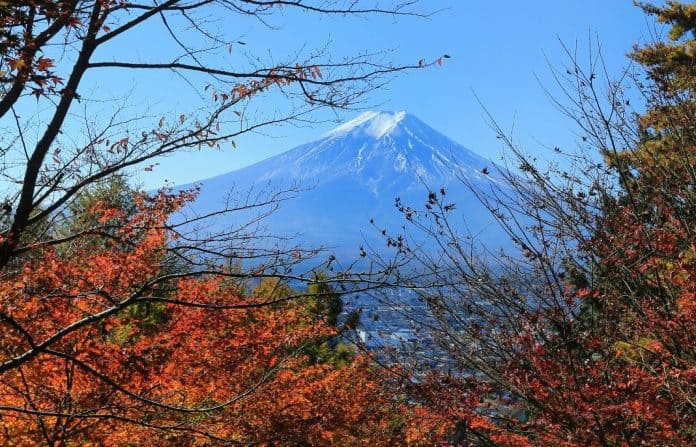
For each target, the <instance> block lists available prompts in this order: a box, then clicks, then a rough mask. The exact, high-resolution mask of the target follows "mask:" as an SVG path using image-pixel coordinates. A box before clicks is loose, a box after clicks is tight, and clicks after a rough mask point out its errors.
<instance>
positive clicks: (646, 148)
mask: <svg viewBox="0 0 696 447" xmlns="http://www.w3.org/2000/svg"><path fill="white" fill-rule="evenodd" d="M643 9H644V10H645V11H646V12H647V13H648V14H651V15H655V16H656V17H657V19H658V21H660V22H662V23H665V24H667V25H669V26H670V32H669V38H670V40H669V41H666V42H657V43H653V44H648V45H645V46H643V47H636V49H635V50H634V52H633V53H632V54H631V58H632V59H633V60H635V61H636V62H638V63H640V64H641V65H642V67H643V70H644V72H643V73H642V74H641V75H637V76H636V77H635V78H632V79H633V80H634V81H635V85H634V86H635V87H636V88H637V89H638V91H639V92H641V94H642V95H644V97H645V98H647V104H646V105H647V110H646V111H645V112H644V113H642V114H635V115H634V114H632V112H630V111H628V104H629V101H628V100H627V99H626V98H625V96H623V93H624V91H623V90H622V89H623V87H622V86H621V85H620V84H615V83H611V82H609V83H608V85H609V95H608V98H609V103H608V104H605V103H602V102H601V101H600V100H599V99H598V98H599V91H600V86H599V83H598V81H597V73H596V72H595V71H590V72H589V73H588V72H585V71H582V70H581V69H580V68H579V67H578V65H577V61H575V62H576V64H575V65H574V66H573V65H571V67H570V68H568V70H567V72H566V73H567V75H568V76H569V77H570V79H571V82H573V83H574V84H573V85H575V88H577V89H578V90H577V94H576V95H575V96H573V97H571V100H577V102H576V103H574V107H575V108H573V109H567V110H566V111H567V112H568V115H569V116H574V117H576V119H577V120H578V124H580V126H581V129H582V131H583V132H586V136H584V137H583V141H587V142H588V144H590V145H594V146H593V149H594V150H599V151H600V152H601V155H602V156H603V157H604V160H605V163H604V164H600V165H597V164H596V163H595V162H594V161H591V159H588V160H587V165H586V167H587V169H586V171H585V175H586V177H582V176H581V177H573V176H571V175H570V174H568V173H567V172H552V173H551V174H545V173H543V172H541V170H540V169H539V168H537V167H536V166H534V165H533V164H532V163H531V162H529V160H528V159H527V158H524V157H523V156H522V155H520V156H519V161H520V168H521V171H522V172H523V174H524V175H525V176H526V177H525V179H524V180H521V179H520V177H519V176H517V175H516V174H514V175H508V176H507V178H508V180H509V181H510V184H511V185H512V186H513V187H514V188H515V191H516V194H518V195H517V196H516V197H517V200H519V202H517V203H513V204H512V205H510V204H509V203H508V204H506V203H505V198H506V197H508V198H509V197H510V195H508V196H505V195H502V194H501V195H499V196H498V197H495V199H498V200H497V201H496V200H492V201H487V202H486V203H488V204H489V206H490V209H491V211H492V212H493V213H494V215H495V216H496V217H498V218H499V219H500V221H501V223H502V225H504V227H505V228H506V229H507V230H508V231H509V232H510V234H511V235H512V236H513V237H514V238H516V239H515V240H516V241H517V242H518V244H519V245H520V255H519V257H515V256H512V257H504V258H502V260H501V263H500V264H499V266H498V267H497V268H498V272H499V273H498V272H496V271H495V268H496V267H493V268H491V269H488V268H486V267H480V266H479V265H478V264H477V261H476V260H472V259H470V258H467V257H466V253H465V250H461V249H460V245H459V244H462V242H461V240H459V239H457V237H456V235H453V234H451V233H448V231H449V227H448V226H447V225H444V224H441V222H442V221H446V220H447V213H446V210H444V209H443V208H444V207H443V206H442V205H443V203H444V202H442V201H441V199H440V198H439V196H437V195H436V194H434V195H433V199H432V200H431V203H430V205H431V208H430V212H431V213H433V214H434V215H435V217H437V219H438V220H437V221H436V222H435V225H434V226H433V227H426V228H435V230H437V231H432V232H431V234H432V235H433V237H434V238H436V239H437V240H438V241H439V243H440V246H441V247H445V248H443V250H445V251H446V252H447V253H448V257H449V259H456V260H458V261H459V260H461V262H459V263H457V264H458V265H452V266H451V270H450V271H453V272H455V273H454V275H459V276H458V277H457V278H458V280H459V281H461V284H459V285H458V288H457V289H455V290H456V291H461V290H467V291H469V295H467V294H462V295H461V296H460V295H456V292H454V294H452V289H451V288H449V289H446V290H445V291H444V292H442V293H441V294H440V295H435V296H427V295H426V297H427V300H426V301H427V302H428V303H429V306H430V308H431V309H432V310H433V312H434V314H435V316H436V317H438V318H439V321H438V324H437V325H434V329H433V332H434V334H435V336H436V337H438V339H439V340H444V343H443V344H442V346H443V349H444V350H445V351H447V352H448V353H449V355H450V357H451V358H452V360H453V361H454V362H455V364H457V365H459V366H460V368H461V370H460V371H461V372H460V373H459V374H458V375H452V376H449V375H433V376H432V378H431V382H429V383H425V384H423V386H421V387H417V388H418V389H416V390H415V393H416V395H419V396H421V397H420V398H421V399H422V400H423V401H427V402H430V405H431V408H432V409H433V410H434V411H435V412H436V413H437V414H440V415H441V416H440V417H442V422H443V423H444V424H449V427H450V429H449V430H450V436H449V438H446V439H448V440H449V442H452V443H454V444H456V445H482V446H509V447H513V446H549V447H551V446H566V447H571V446H573V447H580V446H639V445H640V446H644V445H650V446H685V445H693V444H694V443H695V442H696V406H695V405H694V403H695V402H696V325H694V317H696V314H695V313H694V312H695V310H696V294H695V292H696V238H695V237H694V236H695V235H694V228H696V206H695V205H696V195H695V194H694V182H695V180H696V177H694V167H695V166H696V152H695V149H696V138H695V137H696V135H695V134H694V122H695V120H696V115H695V114H694V112H695V111H696V108H695V104H696V102H694V97H693V93H694V87H695V86H696V84H695V80H696V72H694V66H695V64H694V62H695V56H694V49H695V48H696V47H695V40H694V37H695V36H696V21H695V20H694V18H695V17H696V6H694V5H693V4H681V3H678V2H667V4H666V5H664V6H661V7H656V6H651V5H643ZM594 69H595V68H594V67H593V68H592V70H594ZM564 71H565V70H564ZM577 98H580V99H577ZM500 138H502V139H503V140H505V141H507V140H506V137H505V135H504V133H501V134H500ZM510 145H511V147H512V148H513V149H514V145H512V143H510ZM559 151H560V150H558V151H557V152H559ZM518 155H519V152H518ZM593 166H594V168H593ZM594 173H596V176H594V177H593V176H592V175H593V174H594ZM483 200H490V198H488V197H484V198H483ZM520 204H522V205H520ZM501 210H507V212H508V214H505V212H504V211H501ZM520 216H524V217H520ZM515 218H516V219H518V220H515ZM523 219H528V220H527V221H526V222H529V221H531V224H525V225H523V224H520V222H524V220H523ZM526 225H527V226H526ZM448 237H449V239H448ZM458 250H459V251H458ZM442 271H443V272H444V270H442ZM494 272H496V273H498V274H497V275H494V274H493V273H494ZM440 275H441V276H439V277H438V279H441V278H446V279H448V280H451V278H452V276H449V277H445V276H444V273H442V274H440ZM441 282H444V280H443V279H441ZM433 289H435V287H433ZM453 295H454V296H453ZM457 297H459V298H458V299H457ZM462 303H463V304H462ZM463 322H466V324H464V323H463Z"/></svg>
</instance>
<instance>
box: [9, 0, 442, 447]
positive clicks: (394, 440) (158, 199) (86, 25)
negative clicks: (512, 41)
mask: <svg viewBox="0 0 696 447" xmlns="http://www.w3.org/2000/svg"><path fill="white" fill-rule="evenodd" d="M383 5H385V6H383V7H382V6H379V5H377V6H375V3H374V2H362V1H352V0H351V1H343V0H337V1H328V2H327V1H311V0H306V1H305V0H299V1H295V0H293V1H276V0H268V1H266V0H260V1H259V0H253V1H251V0H210V1H208V0H204V1H189V0H165V1H162V2H155V1H142V2H138V1H128V0H67V1H56V0H21V1H11V2H8V1H0V27H1V28H0V120H2V121H1V122H2V126H3V144H2V149H0V157H2V169H0V182H1V183H2V185H3V193H2V194H3V195H2V197H1V198H0V200H1V201H2V203H1V205H2V209H1V210H0V327H1V329H0V396H1V397H0V439H2V442H3V443H4V444H9V445H35V444H45V445H90V444H91V445H132V444H133V443H134V442H135V443H138V444H139V445H229V444H250V443H255V444H261V445H287V444H295V445H297V444H302V445H332V444H334V445H335V444H341V445H352V444H353V445H365V444H366V443H369V444H370V445H396V444H399V443H402V442H404V439H406V435H405V433H406V432H407V431H408V432H409V433H410V434H409V435H408V436H409V437H410V438H411V439H414V440H416V439H421V440H424V439H427V436H428V434H427V433H426V432H421V431H420V430H418V429H417V427H416V426H415V425H412V424H411V422H413V421H412V419H411V416H410V415H411V414H412V413H413V410H412V409H410V408H408V407H409V406H408V405H406V403H405V402H403V401H399V400H398V399H394V396H393V395H392V394H390V393H389V392H388V391H387V388H385V383H384V381H383V380H382V378H381V377H380V375H379V374H377V371H375V370H374V369H373V367H372V365H371V363H370V362H369V361H368V360H367V359H363V358H362V357H360V356H358V355H357V354H356V353H355V352H353V351H352V350H351V349H350V348H348V347H347V346H345V345H341V344H337V342H336V341H335V340H336V339H335V337H336V336H337V335H339V333H340V332H341V330H342V328H340V327H338V326H337V320H336V310H337V307H336V299H335V294H334V293H333V292H332V291H331V288H330V287H329V285H328V284H329V283H331V282H332V281H335V279H336V278H335V277H332V278H328V277H326V278H323V277H316V276H313V275H308V276H305V275H303V274H299V273H297V274H295V273H293V269H294V268H296V267H297V265H298V264H300V263H301V262H303V261H305V260H307V259H308V258H310V257H311V256H312V255H313V254H315V253H316V251H315V250H311V249H304V248H302V247H295V246H292V245H291V242H286V241H284V240H283V239H282V238H278V237H271V235H266V234H264V233H263V232H262V231H261V230H260V229H259V222H261V221H262V220H263V217H264V216H266V215H267V214H268V213H270V212H273V210H274V209H275V208H277V206H278V205H279V203H281V202H282V201H284V200H287V199H288V198H290V197H292V196H293V195H295V194H296V193H297V192H298V190H297V189H287V190H266V191H259V192H257V193H256V195H254V194H247V195H246V196H245V197H242V198H241V199H239V200H237V201H228V202H227V203H226V204H225V206H224V207H222V208H221V209H219V210H216V211H213V212H211V213H209V214H207V215H203V216H201V215H194V214H191V213H189V212H188V211H187V208H186V204H187V203H188V202H190V201H191V200H194V199H195V196H196V190H195V189H194V190H190V191H182V192H172V191H170V190H166V189H164V190H161V191H159V192H158V193H157V194H145V193H142V192H138V191H136V190H133V189H131V188H130V187H129V186H128V181H126V180H124V179H125V178H126V176H127V174H128V173H129V172H131V170H132V169H134V168H135V167H139V168H142V169H144V170H145V171H150V170H152V169H154V167H155V166H156V164H157V161H156V158H157V157H161V156H166V155H169V154H172V153H175V152H179V151H185V150H190V149H202V148H207V147H211V148H220V147H221V144H222V143H227V144H231V145H233V146H236V143H235V138H237V137H238V136H240V135H242V134H244V133H246V132H251V131H255V130H258V129H260V128H262V127H263V126H268V125H275V124H279V123H282V122H293V121H294V120H302V121H305V120H306V119H307V117H308V116H309V115H308V114H310V113H311V112H313V111H314V110H316V109H318V108H320V107H334V108H346V107H350V106H351V105H352V104H354V103H355V102H356V101H357V100H359V99H360V98H361V97H362V95H364V94H365V93H366V92H368V91H370V90H371V89H373V88H375V87H377V86H379V85H381V84H382V83H383V82H385V80H386V78H387V77H388V76H390V75H392V74H395V73H398V72H400V71H403V70H406V69H411V68H414V69H415V68H422V67H424V66H428V65H432V64H433V63H437V62H433V63H428V62H426V61H425V60H421V61H418V62H417V63H414V64H403V65H394V64H389V63H385V62H383V61H379V60H377V59H378V58H376V57H374V56H376V55H358V56H355V57H351V58H347V59H344V60H332V59H331V58H330V57H329V56H327V55H326V53H324V52H321V51H320V52H317V53H312V54H309V55H307V56H306V57H304V58H302V57H301V56H296V57H295V58H294V59H291V60H285V61H281V62H278V61H277V60H276V61H274V62H272V63H268V64H267V65H264V64H263V62H262V61H261V60H260V59H254V61H253V63H247V64H245V63H239V61H234V63H231V62H230V61H229V59H225V58H224V56H225V54H229V53H232V54H234V53H233V51H234V47H235V46H237V45H240V43H239V42H238V41H236V40H235V38H234V37H232V36H226V35H225V34H224V33H222V32H220V29H219V25H218V23H217V21H218V19H219V20H224V21H229V23H238V22H240V21H243V20H246V19H251V20H258V22H257V23H260V24H261V25H264V26H265V25H267V24H268V20H270V19H272V17H273V15H274V14H277V13H280V12H282V11H283V10H284V9H285V10H287V9H296V10H300V11H305V12H307V13H312V14H317V15H322V14H330V15H337V16H348V17H349V16H355V15H370V14H391V15H421V14H420V13H419V12H418V11H417V10H416V9H415V7H414V5H415V2H411V1H407V2H403V3H390V2H383ZM211 17H213V19H211ZM269 29H270V28H269ZM153 30H154V31H153ZM148 33H150V34H148ZM152 33H154V35H157V36H158V37H161V38H162V39H161V43H162V51H158V52H155V53H149V54H144V55H141V56H140V58H139V59H138V60H137V61H132V60H129V59H127V58H126V59H122V57H123V55H122V54H121V53H119V52H118V51H115V50H117V49H118V46H117V42H118V41H119V40H120V39H123V38H124V37H125V36H130V37H131V38H133V39H138V38H139V39H145V38H146V36H152V35H153V34H152ZM114 45H115V46H114ZM167 45H168V46H167ZM165 50H166V51H165ZM169 50H171V51H169ZM167 54H176V55H175V56H173V57H171V58H169V59H166V58H167ZM160 58H162V59H160ZM235 64H239V65H240V66H239V67H236V65H235ZM235 67H236V68H235ZM103 70H129V71H131V72H133V73H141V72H147V73H153V74H156V73H166V72H174V73H175V74H177V75H179V76H180V77H182V78H183V79H184V80H185V82H186V83H187V85H188V86H190V87H191V88H192V89H193V90H194V91H195V92H196V93H197V94H198V95H199V97H201V98H204V99H203V103H202V105H201V108H200V109H196V110H195V111H194V110H192V111H185V113H180V112H177V113H175V114H170V115H166V116H164V117H159V116H158V117H152V116H150V115H148V114H147V113H146V112H137V111H136V113H135V114H133V115H129V114H128V113H129V112H130V110H132V109H128V107H125V106H124V105H123V104H120V103H119V104H117V103H109V104H110V105H113V111H111V112H109V111H108V110H109V107H107V108H106V109H107V113H105V112H104V109H98V108H94V107H93V106H94V104H103V102H101V100H100V98H98V97H94V98H92V97H90V95H89V94H88V93H87V92H88V91H89V87H90V84H89V82H88V81H89V79H88V77H89V76H91V74H92V73H95V74H96V73H97V72H100V71H103ZM268 95H274V96H273V101H271V102H267V103H266V104H271V103H272V104H273V105H274V107H276V109H275V110H269V111H268V113H267V114H266V115H263V114H260V113H259V114H254V113H251V112H250V107H251V106H250V105H253V104H256V103H257V102H259V104H260V103H261V102H260V100H261V99H262V98H264V97H267V96H268ZM93 100H94V101H93ZM283 101H284V102H283ZM37 103H38V104H39V105H40V112H38V113H36V114H32V113H31V110H32V107H31V106H33V105H34V104H37ZM261 109H263V106H261ZM229 213H241V214H243V215H244V216H246V217H247V218H248V219H247V220H246V221H245V222H244V223H240V225H239V226H235V227H232V228H225V229H222V230H210V229H209V228H208V227H206V222H208V221H210V220H211V219H215V218H218V217H220V216H223V215H226V214H229ZM249 216H251V217H249ZM259 281H260V282H261V286H259V287H258V288H257V289H255V290H252V291H247V289H248V288H249V287H250V286H251V285H253V284H255V282H259ZM264 281H271V283H269V284H271V285H273V287H271V288H269V287H262V286H263V285H264ZM285 281H296V282H298V283H300V284H308V285H309V288H310V290H309V291H301V290H294V289H292V288H290V287H289V286H288V285H287V283H286V282H285ZM275 286H278V288H279V290H283V294H278V293H276V292H277V291H276V290H274V289H275Z"/></svg>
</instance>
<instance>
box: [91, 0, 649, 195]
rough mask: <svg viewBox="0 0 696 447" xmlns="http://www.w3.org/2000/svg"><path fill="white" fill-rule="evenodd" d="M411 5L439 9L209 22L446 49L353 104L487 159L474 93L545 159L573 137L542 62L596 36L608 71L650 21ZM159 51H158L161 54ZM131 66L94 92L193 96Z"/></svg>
mask: <svg viewBox="0 0 696 447" xmlns="http://www.w3.org/2000/svg"><path fill="white" fill-rule="evenodd" d="M422 8H423V9H428V10H439V9H443V10H442V11H440V12H438V13H437V14H435V15H433V16H432V17H430V18H428V19H422V18H414V17H402V18H397V19H395V18H393V17H377V16H372V17H369V18H345V17H331V18H327V17H322V18H321V20H317V19H318V17H317V16H316V15H314V14H307V13H297V12H293V11H289V10H288V11H286V12H285V13H284V14H283V15H281V16H278V17H275V18H273V19H271V23H272V24H273V25H274V27H276V28H277V30H271V29H268V28H266V27H263V26H260V24H259V23H258V22H255V21H248V22H244V23H239V24H227V23H221V24H220V26H221V28H223V29H224V30H225V31H226V32H227V29H230V30H232V29H233V31H230V32H233V33H234V34H233V36H237V37H238V38H239V40H243V41H244V42H245V43H246V45H244V46H243V47H239V48H240V49H239V50H237V49H235V51H243V52H246V53H247V54H261V55H264V56H268V55H269V54H274V55H276V56H274V57H279V58H282V57H284V56H286V55H290V54H293V52H295V51H297V50H299V49H301V48H303V47H304V48H311V47H321V46H323V45H324V44H325V43H326V42H329V45H330V46H329V50H330V52H331V54H332V55H336V56H341V55H350V54H353V53H356V52H363V51H368V52H370V51H378V50H389V57H390V58H391V59H392V60H393V61H394V62H396V63H413V62H414V61H417V60H419V59H420V58H427V59H432V58H436V57H437V56H438V55H440V54H443V53H447V54H450V55H451V56H452V58H451V59H448V60H446V61H445V62H446V63H445V64H444V66H443V67H433V68H429V69H425V70H416V71H412V72H408V73H405V74H403V75H401V76H399V77H398V78H397V79H395V80H393V81H392V82H391V83H390V84H389V85H388V86H387V88H385V89H381V90H378V91H374V92H372V93H371V94H370V95H369V96H368V97H367V98H366V99H365V101H364V103H363V105H362V106H363V107H364V108H367V109H380V110H406V111H408V112H410V113H413V114H415V115H416V116H418V117H419V118H421V119H422V120H423V121H425V122H426V123H428V124H430V125H431V126H432V127H434V128H436V129H437V130H439V131H441V132H443V133H444V134H446V135H447V136H449V137H451V138H453V139H454V140H456V141H458V142H460V143H462V144H464V145H465V146H466V147H468V148H470V149H472V150H474V151H476V152H478V153H480V154H482V155H484V156H486V157H489V158H492V159H496V158H497V157H498V156H499V154H500V151H501V149H502V148H501V145H500V142H499V141H498V140H497V139H496V138H495V135H494V132H493V131H492V130H491V128H490V127H489V125H488V124H487V119H486V118H485V116H484V113H483V109H482V107H481V105H480V104H478V103H477V101H476V99H475V97H476V96H477V97H478V98H480V100H481V101H482V103H483V104H484V105H485V107H486V108H487V109H488V111H489V112H490V113H491V114H492V116H493V117H494V118H495V119H496V121H497V122H498V123H499V124H500V125H501V126H502V127H503V128H505V129H511V130H513V129H514V131H513V135H514V137H515V139H516V141H518V142H519V143H520V145H521V146H523V147H524V148H525V149H526V150H528V151H529V152H531V153H532V154H540V156H541V157H545V156H546V155H545V154H546V153H547V152H545V150H543V149H542V146H543V145H547V146H561V147H566V148H571V147H572V146H573V145H574V144H575V143H574V141H575V135H574V133H573V126H572V123H570V122H569V121H568V120H567V119H565V118H563V117H562V116H561V115H560V114H559V113H558V111H557V110H556V109H555V108H554V106H553V105H552V104H551V103H550V101H549V100H548V98H547V97H546V96H545V94H544V89H543V87H542V86H547V87H548V88H550V89H551V90H553V87H554V84H553V79H552V77H551V72H550V69H549V67H548V62H550V63H551V64H553V65H555V66H562V65H563V64H564V63H566V62H567V57H566V56H565V55H564V53H563V50H562V47H561V43H560V42H564V43H565V45H567V46H568V47H571V48H575V47H577V48H578V49H579V50H580V54H583V53H584V51H585V50H586V49H587V48H588V47H589V46H590V43H589V39H590V38H592V39H594V38H597V39H598V41H599V42H600V43H601V45H602V49H603V53H604V56H605V59H606V61H607V64H608V66H609V69H610V70H611V71H615V72H618V71H619V70H620V68H621V67H623V66H624V65H625V64H626V63H627V60H626V59H625V54H626V53H627V52H629V51H630V49H631V47H632V45H633V44H634V43H635V42H639V41H643V40H647V39H648V37H649V36H650V29H651V22H650V21H649V20H648V19H646V18H645V17H644V16H643V14H642V12H641V11H640V10H639V9H638V8H636V7H634V6H633V4H632V2H631V1H629V0H610V1H609V0H563V1H557V0H533V1H532V0H528V1H512V0H507V1H498V2H480V1H469V0H423V1H422ZM143 37H145V39H143ZM150 37H151V39H150V38H148V36H143V35H140V36H139V37H137V39H139V40H138V41H137V42H135V41H128V40H124V41H121V42H120V43H119V44H118V45H119V46H118V47H114V48H112V50H114V51H118V52H119V53H121V54H122V55H124V56H125V57H126V58H130V59H131V60H138V59H139V57H140V56H141V54H144V53H145V52H150V51H159V50H158V48H160V47H159V46H158V43H157V42H158V40H157V36H154V35H153V36H150ZM160 56H161V57H162V58H166V56H167V54H166V52H162V54H160ZM141 75H142V73H140V74H138V75H137V76H136V75H135V74H133V73H129V72H124V71H121V72H111V73H109V74H106V73H105V74H103V75H101V76H104V77H103V78H100V79H98V82H99V85H100V86H101V87H100V88H101V90H100V91H101V93H102V94H111V93H113V94H114V95H119V94H120V92H123V91H125V90H129V89H130V90H132V92H133V95H132V97H133V98H147V99H144V100H140V99H138V101H135V102H136V103H137V104H139V105H138V107H140V106H142V104H147V105H149V106H151V107H153V108H154V110H157V111H170V112H171V113H175V114H178V113H180V112H182V111H185V110H186V109H187V107H193V106H194V103H195V101H194V99H193V98H189V97H187V95H186V94H184V93H182V92H183V90H184V89H185V85H182V83H181V81H180V80H178V79H177V78H176V77H175V76H173V75H171V74H167V73H164V74H163V73H159V74H158V75H157V76H158V77H157V78H154V77H153V78H148V77H145V78H143V77H141ZM95 80H96V79H93V81H95ZM257 105H260V106H261V107H262V108H263V107H264V104H257ZM268 106H269V107H271V106H272V105H271V104H268ZM359 113H360V111H349V112H343V113H341V114H340V115H339V116H338V117H336V115H335V114H334V113H333V112H330V111H326V112H324V113H320V114H317V115H315V118H317V119H318V120H319V121H324V120H334V121H333V122H326V121H324V122H320V123H317V124H315V125H312V126H303V127H292V126H286V127H279V128H273V129H269V130H267V131H266V132H264V134H255V135H247V136H246V137H243V138H240V139H239V140H237V146H238V148H237V149H235V150H231V149H230V150H224V151H214V150H210V151H200V152H193V153H187V154H179V155H176V156H173V157H170V158H168V159H166V160H161V161H160V163H161V164H160V165H159V166H158V167H157V168H156V169H155V170H154V171H152V172H142V173H140V174H139V176H140V181H141V182H142V183H143V185H144V186H145V187H146V188H148V189H149V188H155V187H158V186H160V185H161V184H162V183H163V182H164V179H167V180H169V181H171V182H174V183H177V184H182V183H188V182H192V181H194V180H198V179H204V178H208V177H211V176H214V175H217V174H221V173H223V172H228V171H230V170H233V169H236V168H239V167H242V166H245V165H249V164H251V163H253V162H255V161H259V160H262V159H264V158H266V157H269V156H271V155H274V154H277V153H280V152H283V151H285V150H287V149H290V148H292V147H294V146H296V145H298V144H301V143H304V142H307V141H310V140H312V139H314V138H316V137H317V136H319V135H321V134H323V133H324V132H326V131H328V130H329V129H330V128H332V127H334V126H336V125H337V124H336V122H335V120H336V119H350V118H352V117H353V116H355V115H357V114H359ZM175 116H178V115H175Z"/></svg>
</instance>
